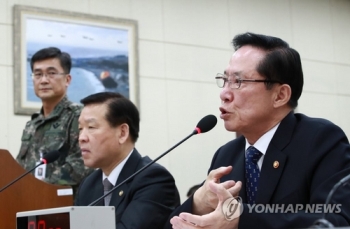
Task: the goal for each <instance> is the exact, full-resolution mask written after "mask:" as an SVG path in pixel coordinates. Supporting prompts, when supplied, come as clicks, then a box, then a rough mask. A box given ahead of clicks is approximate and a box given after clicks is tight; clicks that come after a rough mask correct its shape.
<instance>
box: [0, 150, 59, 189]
mask: <svg viewBox="0 0 350 229" xmlns="http://www.w3.org/2000/svg"><path fill="white" fill-rule="evenodd" d="M59 156H60V152H59V151H58V150H53V151H50V152H48V153H46V154H45V155H44V156H43V158H41V159H40V163H39V164H37V165H36V166H35V167H34V168H32V169H30V170H29V171H27V172H25V173H24V174H22V175H21V176H19V177H18V178H16V179H15V180H13V181H11V182H10V183H9V184H7V185H6V186H5V187H3V188H2V189H0V192H2V191H4V190H5V189H7V188H8V187H10V186H11V185H13V184H14V183H15V182H17V181H18V180H20V179H21V178H22V177H24V176H25V175H27V174H28V173H30V172H32V171H33V170H34V169H36V168H37V167H39V166H40V165H42V164H49V163H52V162H54V161H56V160H57V159H58V158H59Z"/></svg>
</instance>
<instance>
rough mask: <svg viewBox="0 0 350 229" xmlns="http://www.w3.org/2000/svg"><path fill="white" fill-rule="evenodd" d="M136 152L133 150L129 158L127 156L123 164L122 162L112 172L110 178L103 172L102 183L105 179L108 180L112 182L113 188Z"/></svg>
mask: <svg viewBox="0 0 350 229" xmlns="http://www.w3.org/2000/svg"><path fill="white" fill-rule="evenodd" d="M133 151H134V149H132V150H131V152H130V153H129V154H128V156H126V157H125V158H124V160H123V161H122V162H120V163H119V164H118V165H117V166H116V167H115V168H114V169H113V170H112V172H111V173H110V174H109V176H106V175H105V174H104V173H103V172H102V182H103V181H104V179H105V178H108V180H109V182H111V184H112V185H113V186H115V184H116V183H117V180H118V177H119V174H120V172H121V171H122V169H123V167H124V165H125V163H126V161H127V160H128V159H129V157H130V155H131V153H132V152H133Z"/></svg>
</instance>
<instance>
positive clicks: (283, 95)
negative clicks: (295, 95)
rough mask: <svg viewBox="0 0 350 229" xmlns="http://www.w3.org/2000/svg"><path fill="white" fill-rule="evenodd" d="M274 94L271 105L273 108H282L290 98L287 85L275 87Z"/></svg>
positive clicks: (289, 90) (289, 89) (290, 92)
mask: <svg viewBox="0 0 350 229" xmlns="http://www.w3.org/2000/svg"><path fill="white" fill-rule="evenodd" d="M275 90H276V94H275V97H274V101H273V105H274V107H275V108H278V107H281V106H284V105H285V104H287V103H288V102H289V99H290V97H291V96H292V89H291V88H290V86H289V85H288V84H282V85H278V86H277V85H276V89H275Z"/></svg>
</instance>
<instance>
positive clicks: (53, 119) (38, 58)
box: [17, 47, 93, 191]
mask: <svg viewBox="0 0 350 229" xmlns="http://www.w3.org/2000/svg"><path fill="white" fill-rule="evenodd" d="M30 64H31V69H32V72H33V74H32V78H33V84H34V90H35V94H36V95H37V96H38V97H39V98H40V99H41V101H42V108H41V110H40V112H38V113H35V114H33V115H32V117H31V120H30V121H29V122H27V124H26V127H25V129H24V131H23V135H22V145H21V149H20V151H19V154H18V156H17V161H18V162H19V163H20V164H21V165H22V166H23V167H24V168H25V169H26V170H30V169H32V168H33V167H35V165H36V163H37V162H38V161H39V160H40V158H41V157H42V156H43V155H44V154H45V153H47V152H49V151H52V150H59V152H60V153H61V155H60V157H59V158H58V160H56V161H55V162H53V163H51V164H48V165H47V166H46V173H45V178H44V181H46V182H48V183H51V184H58V185H70V186H72V187H73V189H74V191H75V189H76V188H77V187H78V186H79V183H80V181H81V180H82V179H83V178H84V177H85V176H86V175H88V174H90V173H91V172H92V171H93V170H92V169H88V168H87V167H85V166H84V162H83V160H82V157H81V151H80V148H79V144H78V137H79V130H78V118H79V115H80V111H81V106H80V105H78V104H73V103H72V102H71V101H69V100H68V99H67V96H66V92H67V88H68V86H69V84H70V82H71V75H70V74H69V72H70V69H71V66H72V62H71V58H70V55H69V54H68V53H65V52H61V51H60V50H59V49H57V48H53V47H51V48H45V49H42V50H39V51H38V52H37V53H35V54H34V55H33V57H32V59H31V63H30Z"/></svg>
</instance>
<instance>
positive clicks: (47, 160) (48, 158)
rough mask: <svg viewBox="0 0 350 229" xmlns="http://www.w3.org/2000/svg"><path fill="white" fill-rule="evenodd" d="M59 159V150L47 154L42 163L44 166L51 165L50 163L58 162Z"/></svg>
mask: <svg viewBox="0 0 350 229" xmlns="http://www.w3.org/2000/svg"><path fill="white" fill-rule="evenodd" d="M59 157H60V152H59V151H58V150H53V151H50V152H48V153H46V154H45V155H44V156H43V158H42V159H41V161H42V162H43V163H44V164H49V163H52V162H54V161H56V160H57V159H58V158H59Z"/></svg>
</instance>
